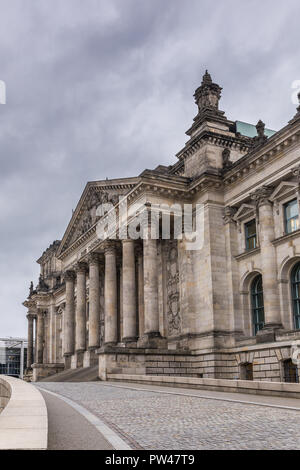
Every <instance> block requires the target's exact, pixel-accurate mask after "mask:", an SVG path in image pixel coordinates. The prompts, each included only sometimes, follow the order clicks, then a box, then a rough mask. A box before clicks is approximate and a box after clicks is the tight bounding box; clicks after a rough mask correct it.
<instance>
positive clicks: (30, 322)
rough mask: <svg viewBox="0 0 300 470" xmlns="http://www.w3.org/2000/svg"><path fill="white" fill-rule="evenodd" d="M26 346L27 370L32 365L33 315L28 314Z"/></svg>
mask: <svg viewBox="0 0 300 470" xmlns="http://www.w3.org/2000/svg"><path fill="white" fill-rule="evenodd" d="M27 320H28V346H27V369H30V368H31V366H32V364H33V361H34V359H33V321H34V315H32V314H31V313H28V315H27Z"/></svg>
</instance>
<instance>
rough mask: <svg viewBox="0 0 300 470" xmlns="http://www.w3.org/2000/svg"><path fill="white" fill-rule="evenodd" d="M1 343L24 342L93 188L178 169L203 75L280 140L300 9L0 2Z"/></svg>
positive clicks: (113, 1) (172, 0)
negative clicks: (57, 247) (42, 276)
mask: <svg viewBox="0 0 300 470" xmlns="http://www.w3.org/2000/svg"><path fill="white" fill-rule="evenodd" d="M0 12H1V29H0V79H1V80H5V82H6V84H7V104H6V105H0V159H1V167H0V170H1V171H0V183H1V184H0V226H1V250H0V308H1V310H0V336H3V335H25V334H26V319H25V313H26V312H25V309H24V307H22V305H21V302H22V301H23V300H24V298H25V297H26V296H27V292H28V291H27V286H28V285H29V282H30V280H31V279H34V280H35V281H36V280H37V276H38V266H37V265H35V260H36V259H37V258H38V257H39V256H40V254H41V252H42V251H43V250H44V249H45V248H46V247H47V246H48V245H49V244H50V243H51V242H52V241H53V240H54V239H57V238H60V237H61V236H62V235H63V232H64V230H65V228H66V226H67V223H68V221H69V219H70V217H71V211H72V208H75V206H76V203H77V201H78V199H79V197H80V195H81V192H82V190H83V188H84V186H85V184H86V182H87V181H88V180H96V179H103V178H105V177H120V176H121V177H125V176H133V175H135V174H139V173H140V172H141V171H142V170H143V169H144V168H153V167H155V166H156V165H157V164H159V163H162V164H171V163H173V162H175V161H176V159H175V157H174V155H175V153H176V152H177V151H178V150H179V149H180V148H181V147H182V146H183V145H184V142H185V141H186V140H187V138H186V136H185V134H184V132H185V130H186V129H187V128H188V127H189V125H190V124H191V122H192V118H193V117H194V115H195V113H196V107H195V105H194V103H193V98H192V95H193V92H194V90H195V88H196V87H197V86H198V85H199V83H200V81H201V76H202V73H203V71H204V69H205V68H208V69H209V70H210V72H211V74H212V76H213V78H214V79H215V80H216V81H217V82H218V83H220V85H221V86H223V88H224V90H223V99H222V109H224V110H225V111H226V114H227V116H228V117H229V118H231V119H241V120H245V121H248V122H253V123H255V122H257V120H258V119H259V118H262V119H264V121H265V122H266V123H267V125H268V127H271V128H275V129H279V128H280V127H282V126H283V125H285V124H286V122H287V121H288V120H289V119H290V118H291V116H292V115H293V114H294V112H295V106H294V105H293V104H292V103H291V99H290V96H291V88H290V87H291V83H292V81H293V80H296V79H300V75H299V69H298V63H299V52H298V44H299V33H298V31H299V28H298V18H299V13H300V7H299V2H298V1H297V0H287V1H286V2H285V3H284V4H283V3H282V4H281V5H279V4H277V3H274V2H273V1H269V0H264V1H263V2H262V1H261V0H259V1H258V0H252V1H248V2H240V1H238V0H227V1H226V2H222V1H220V0H219V1H218V2H215V3H214V4H212V3H211V2H210V1H203V0H202V1H201V0H187V1H185V2H183V1H182V0H151V1H148V2H145V1H143V2H141V1H140V0H85V2H82V1H80V0H64V1H63V2H62V1H61V0H51V1H50V0H27V1H26V2H24V0H0Z"/></svg>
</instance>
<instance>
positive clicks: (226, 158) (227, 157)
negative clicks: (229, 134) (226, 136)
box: [222, 148, 232, 170]
mask: <svg viewBox="0 0 300 470" xmlns="http://www.w3.org/2000/svg"><path fill="white" fill-rule="evenodd" d="M222 159H223V168H224V169H225V170H227V169H229V168H231V166H232V162H231V161H230V149H229V148H225V149H224V150H223V152H222Z"/></svg>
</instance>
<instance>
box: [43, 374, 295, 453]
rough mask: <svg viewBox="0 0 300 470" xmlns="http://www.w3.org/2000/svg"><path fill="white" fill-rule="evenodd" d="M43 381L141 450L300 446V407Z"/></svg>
mask: <svg viewBox="0 0 300 470" xmlns="http://www.w3.org/2000/svg"><path fill="white" fill-rule="evenodd" d="M38 386H39V387H41V388H44V389H48V390H51V391H53V392H56V393H59V394H61V395H64V396H65V397H68V398H71V399H72V400H74V401H76V402H78V403H80V404H81V405H83V406H84V407H85V408H87V409H88V410H90V411H91V412H92V413H94V414H95V415H97V416H99V417H100V418H101V419H102V420H103V421H105V422H106V423H107V424H108V425H109V426H110V427H111V428H113V429H114V430H115V431H117V432H118V433H119V434H120V435H121V437H122V438H123V439H124V440H126V441H127V442H128V443H129V444H130V445H131V447H132V448H136V449H141V448H143V449H151V450H155V449H168V450H188V449H191V450H192V449H298V450H299V449H300V411H294V410H285V409H276V408H268V407H265V406H258V405H249V404H242V403H231V402H226V401H215V400H209V399H206V398H198V397H190V396H179V395H170V394H167V393H156V392H155V391H142V390H130V389H126V388H120V387H118V386H116V385H103V384H101V383H97V382H94V383H91V382H89V383H46V382H44V383H40V384H38Z"/></svg>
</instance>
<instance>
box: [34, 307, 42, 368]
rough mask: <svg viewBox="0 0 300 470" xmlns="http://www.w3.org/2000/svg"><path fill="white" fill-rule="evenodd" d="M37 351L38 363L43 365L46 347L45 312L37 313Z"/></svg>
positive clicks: (39, 311)
mask: <svg viewBox="0 0 300 470" xmlns="http://www.w3.org/2000/svg"><path fill="white" fill-rule="evenodd" d="M36 343H37V346H36V347H37V351H36V362H37V363H38V364H43V347H44V312H43V311H42V310H38V312H37V341H36Z"/></svg>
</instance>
